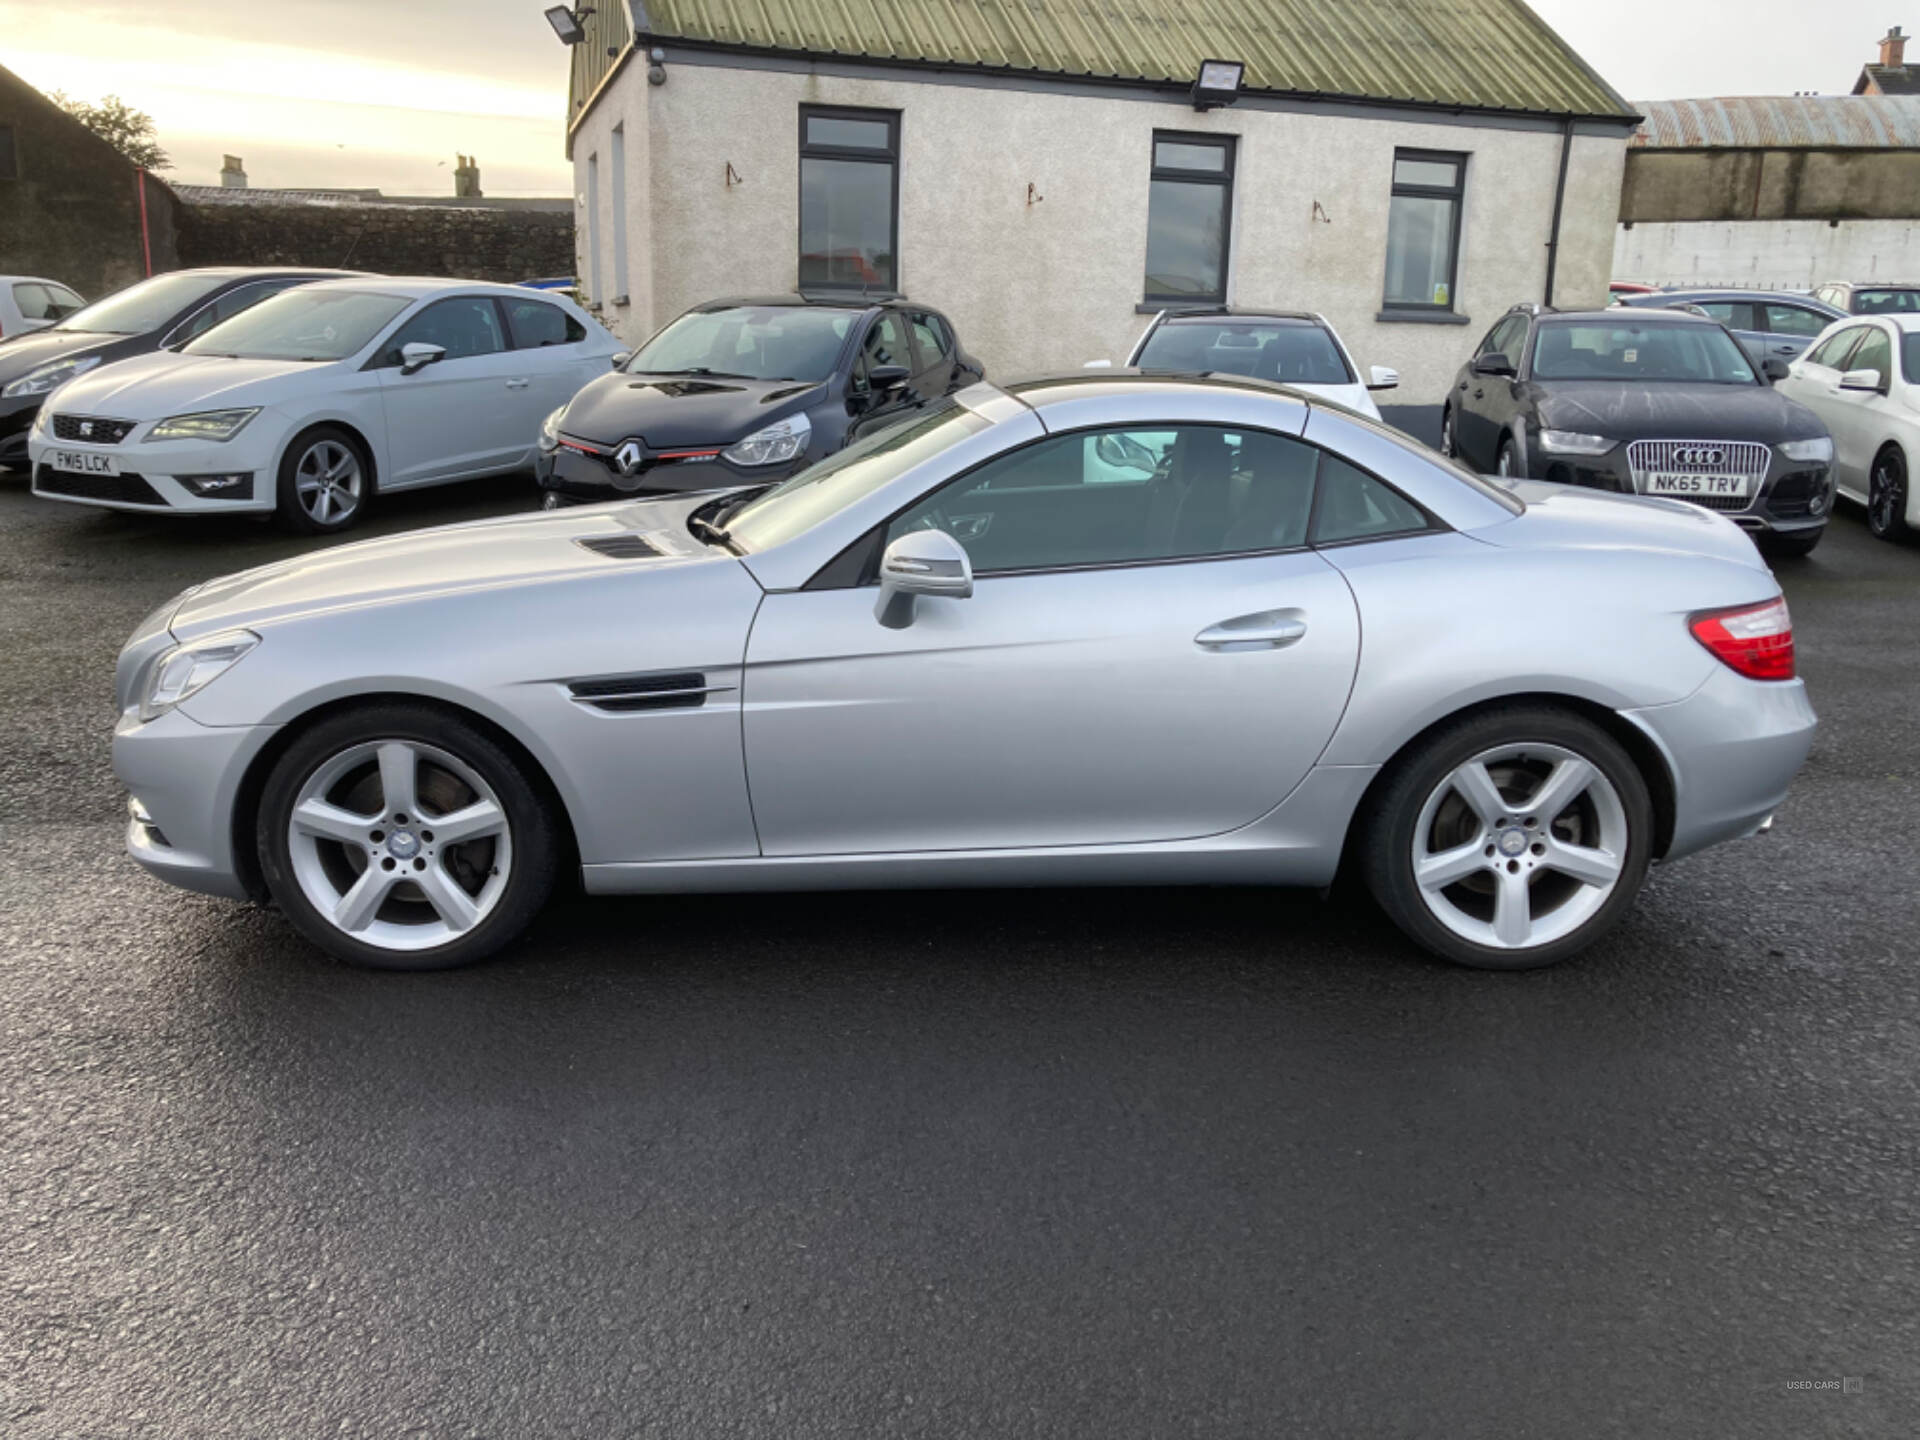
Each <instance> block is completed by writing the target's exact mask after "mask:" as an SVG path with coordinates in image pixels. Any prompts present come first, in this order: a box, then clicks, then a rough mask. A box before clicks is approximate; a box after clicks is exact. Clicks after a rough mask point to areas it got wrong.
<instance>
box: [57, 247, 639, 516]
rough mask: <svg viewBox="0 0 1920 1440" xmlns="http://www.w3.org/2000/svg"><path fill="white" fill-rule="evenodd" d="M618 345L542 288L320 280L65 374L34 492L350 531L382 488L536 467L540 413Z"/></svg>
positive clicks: (600, 369)
mask: <svg viewBox="0 0 1920 1440" xmlns="http://www.w3.org/2000/svg"><path fill="white" fill-rule="evenodd" d="M620 354H621V346H620V342H619V341H617V340H616V339H614V337H613V336H612V335H611V334H610V333H609V332H608V331H607V330H606V329H605V328H603V327H602V326H601V325H600V324H598V323H597V322H596V321H594V320H593V319H592V318H591V317H589V316H588V315H587V314H586V313H585V312H583V311H582V310H581V309H580V308H579V306H577V305H575V304H574V303H573V302H572V301H570V300H566V299H563V298H561V297H560V296H557V295H554V294H552V293H551V292H536V291H531V290H527V289H524V288H521V287H519V286H513V285H490V284H486V283H482V282H476V281H466V280H388V279H380V278H374V277H369V278H367V279H364V280H339V281H327V282H323V283H320V284H315V285H305V286H301V287H300V288H298V289H295V290H288V291H286V292H284V293H282V294H280V295H276V296H274V297H273V298H271V299H268V300H263V301H261V302H260V303H259V304H258V305H256V306H254V307H253V308H252V309H250V310H246V311H244V312H242V313H241V314H239V315H236V316H234V317H233V318H232V319H231V320H227V321H224V322H222V323H221V324H219V325H216V326H214V327H213V328H212V329H211V330H208V331H207V332H206V333H205V334H203V335H201V336H199V337H198V338H197V339H195V340H193V341H192V342H191V343H190V344H188V345H187V346H186V347H185V348H184V349H182V350H181V351H179V352H178V353H175V352H172V351H161V352H159V353H157V354H153V355H143V356H140V357H138V358H137V359H131V360H126V361H123V362H121V363H120V364H118V365H112V366H107V367H103V368H102V369H101V370H100V371H98V372H97V373H95V374H91V375H84V376H82V377H80V378H79V379H77V380H72V381H69V382H68V383H67V384H65V385H63V386H61V387H60V389H59V390H57V391H55V392H54V394H53V395H52V396H51V397H50V398H49V400H48V402H47V403H46V404H45V405H44V406H43V407H42V408H41V410H40V414H39V417H38V418H37V419H36V420H35V422H34V427H33V431H32V434H31V435H30V436H29V438H28V445H27V449H28V454H29V457H30V459H31V462H32V465H33V491H34V494H36V495H43V496H46V497H47V498H48V499H53V500H69V501H76V502H78V503H81V504H87V505H104V506H108V507H111V508H115V509H121V510H138V511H172V512H179V513H189V512H191V513H196V514H212V513H221V514H229V513H243V512H278V513H279V514H280V515H281V516H282V517H283V518H284V519H285V520H286V521H287V523H288V524H290V525H291V526H293V527H294V528H295V529H299V530H306V531H333V530H343V529H345V528H346V527H347V526H349V525H351V524H353V523H354V521H356V520H357V519H359V518H360V516H361V515H362V514H363V513H364V512H365V510H366V508H367V503H368V501H369V499H370V498H371V497H372V495H373V494H374V493H375V492H385V491H390V490H408V489H413V488H415V487H418V486H423V485H441V484H445V483H447V482H449V481H454V480H467V479H472V478H474V477H476V476H480V475H495V474H502V473H506V472H509V471H513V470H517V469H521V468H524V467H527V466H529V465H531V464H532V462H533V458H534V453H535V446H536V445H537V443H538V441H539V436H540V423H541V421H542V420H543V419H544V418H545V417H546V416H547V415H548V414H549V413H550V412H551V411H553V410H554V409H555V407H557V406H560V405H564V404H566V403H567V401H568V400H570V399H572V398H573V394H574V392H575V391H576V390H578V389H579V388H580V387H581V386H583V385H585V384H586V383H587V382H588V381H589V380H592V379H593V378H594V377H595V376H598V375H603V374H605V373H606V372H607V370H608V368H609V367H610V366H611V365H612V364H613V363H614V361H615V360H616V358H618V357H619V356H620Z"/></svg>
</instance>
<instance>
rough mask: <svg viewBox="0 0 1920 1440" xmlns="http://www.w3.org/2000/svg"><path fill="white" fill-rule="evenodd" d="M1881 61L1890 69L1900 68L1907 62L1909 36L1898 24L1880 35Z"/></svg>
mask: <svg viewBox="0 0 1920 1440" xmlns="http://www.w3.org/2000/svg"><path fill="white" fill-rule="evenodd" d="M1880 63H1881V64H1882V65H1883V66H1885V67H1886V68H1888V69H1890V70H1898V69H1900V68H1901V67H1902V66H1904V65H1905V64H1906V63H1907V37H1906V36H1905V35H1904V34H1902V33H1901V30H1900V27H1899V26H1898V25H1896V26H1894V27H1893V28H1892V29H1891V30H1889V31H1887V33H1886V34H1885V35H1883V36H1881V37H1880Z"/></svg>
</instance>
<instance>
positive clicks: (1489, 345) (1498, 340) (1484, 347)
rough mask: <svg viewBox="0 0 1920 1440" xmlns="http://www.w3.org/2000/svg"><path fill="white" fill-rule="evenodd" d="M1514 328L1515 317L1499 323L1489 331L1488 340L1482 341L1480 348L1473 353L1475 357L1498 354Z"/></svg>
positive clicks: (1509, 317) (1508, 317)
mask: <svg viewBox="0 0 1920 1440" xmlns="http://www.w3.org/2000/svg"><path fill="white" fill-rule="evenodd" d="M1512 326H1513V316H1511V315H1509V316H1507V317H1506V318H1505V319H1502V320H1500V321H1498V322H1497V323H1496V324H1495V325H1494V327H1493V328H1492V329H1491V330H1489V331H1487V336H1486V339H1484V340H1482V341H1481V342H1480V348H1479V349H1478V350H1476V351H1474V352H1473V353H1474V357H1475V358H1476V359H1477V358H1479V357H1480V356H1482V355H1492V354H1495V353H1496V352H1498V351H1499V350H1500V346H1501V344H1502V343H1503V342H1504V341H1505V340H1506V338H1507V333H1508V331H1509V330H1510V329H1511V328H1512Z"/></svg>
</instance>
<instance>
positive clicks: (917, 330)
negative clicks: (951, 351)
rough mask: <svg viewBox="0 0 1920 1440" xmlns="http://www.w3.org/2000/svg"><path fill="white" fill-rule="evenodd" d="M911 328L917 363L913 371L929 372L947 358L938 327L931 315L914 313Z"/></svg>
mask: <svg viewBox="0 0 1920 1440" xmlns="http://www.w3.org/2000/svg"><path fill="white" fill-rule="evenodd" d="M910 323H911V325H912V327H913V348H914V352H915V355H916V356H917V359H918V363H917V364H915V366H914V367H913V368H914V369H915V371H920V370H931V369H932V368H933V367H934V366H935V365H938V364H939V363H940V362H941V361H942V360H944V359H946V358H947V347H946V344H945V343H944V342H943V341H942V340H941V338H940V327H939V325H938V324H936V323H935V321H934V319H933V317H932V316H931V315H927V314H924V313H922V312H920V311H915V312H913V314H912V317H911V322H910Z"/></svg>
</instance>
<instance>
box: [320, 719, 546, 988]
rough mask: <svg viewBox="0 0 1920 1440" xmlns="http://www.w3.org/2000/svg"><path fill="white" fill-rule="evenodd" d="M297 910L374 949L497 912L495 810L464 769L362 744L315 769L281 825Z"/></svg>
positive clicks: (456, 930)
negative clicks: (304, 906) (303, 905)
mask: <svg viewBox="0 0 1920 1440" xmlns="http://www.w3.org/2000/svg"><path fill="white" fill-rule="evenodd" d="M286 839H287V855H288V859H289V860H290V862H291V869H292V875H293V879H294V880H295V882H296V883H297V884H298V885H299V887H300V892H301V894H302V895H303V896H304V897H305V898H306V900H307V902H308V904H310V905H311V906H312V907H313V909H314V910H315V911H316V912H317V913H318V915H319V916H320V917H321V918H322V919H323V920H325V921H326V922H327V923H329V924H330V925H332V926H333V927H334V928H335V929H336V930H338V931H339V932H340V933H341V934H342V935H343V936H346V937H348V938H350V939H353V940H357V941H359V942H361V943H363V944H365V945H369V946H372V947H374V948H375V949H377V950H382V951H393V952H407V951H416V950H428V949H433V948H435V947H438V946H443V945H447V944H450V943H452V942H454V941H456V940H458V939H459V938H460V937H461V936H463V935H466V934H468V933H470V932H471V931H473V930H474V928H475V927H477V926H478V925H480V924H481V923H482V922H483V921H485V920H486V919H487V917H488V916H489V915H491V914H492V913H493V911H494V909H495V908H496V907H497V906H498V905H499V903H500V897H501V895H502V894H503V893H504V892H505V890H506V888H507V885H508V882H509V879H510V878H511V875H512V870H513V863H514V854H513V833H512V825H511V823H510V821H509V819H508V814H507V808H506V806H505V805H504V804H502V803H501V800H500V797H499V796H498V795H497V794H495V792H494V790H493V788H492V787H491V786H490V785H488V784H487V782H486V780H485V779H484V778H482V777H481V775H480V774H479V773H478V772H477V771H475V770H474V769H473V768H472V767H471V766H469V765H467V764H466V763H465V762H463V761H461V760H460V759H458V758H457V757H455V756H454V755H451V754H449V753H448V752H447V751H445V750H442V749H439V748H438V747H436V746H432V745H427V744H423V743H421V742H419V741H416V740H403V739H378V740H366V741H362V742H360V743H358V744H355V745H352V746H349V747H348V748H346V749H344V750H341V751H339V752H338V753H336V754H334V755H333V756H332V757H331V758H329V759H327V760H326V761H324V762H323V763H322V764H320V765H319V766H318V767H317V768H316V769H314V770H313V772H312V773H311V774H310V775H309V776H308V777H307V779H306V781H305V782H304V783H303V784H302V785H301V786H300V789H299V792H298V793H297V795H296V796H295V798H294V802H293V807H292V810H291V813H290V814H289V816H288V819H287V836H286Z"/></svg>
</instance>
